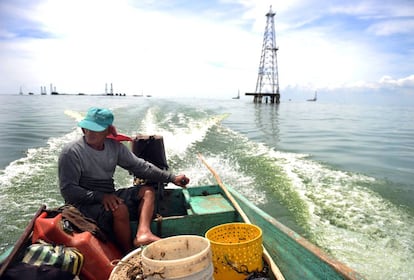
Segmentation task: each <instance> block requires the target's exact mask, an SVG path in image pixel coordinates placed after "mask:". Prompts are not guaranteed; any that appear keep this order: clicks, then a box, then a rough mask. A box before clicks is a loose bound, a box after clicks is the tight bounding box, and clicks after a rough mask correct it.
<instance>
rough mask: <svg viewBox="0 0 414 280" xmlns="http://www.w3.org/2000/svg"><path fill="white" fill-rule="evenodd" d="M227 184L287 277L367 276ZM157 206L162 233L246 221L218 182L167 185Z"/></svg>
mask: <svg viewBox="0 0 414 280" xmlns="http://www.w3.org/2000/svg"><path fill="white" fill-rule="evenodd" d="M226 188H227V189H228V191H229V192H230V193H231V194H232V196H233V198H234V199H235V200H236V201H237V203H238V204H239V206H240V207H241V208H242V210H243V212H244V213H245V214H246V215H247V217H248V218H249V219H250V222H251V223H253V224H255V225H257V226H259V227H260V228H261V229H262V231H263V236H262V237H263V245H264V246H265V248H266V249H267V251H268V252H269V254H270V256H271V257H272V258H273V260H274V261H275V263H276V264H277V266H278V267H279V269H280V271H281V272H282V274H283V276H284V277H285V279H364V278H363V277H362V276H361V275H359V274H358V273H357V272H355V271H354V270H352V269H350V268H348V267H346V266H345V265H343V264H342V263H339V262H337V261H336V260H334V259H332V258H331V257H330V256H328V255H327V254H326V253H324V252H323V251H321V250H320V249H319V248H317V247H316V246H314V245H312V244H311V243H309V242H308V241H307V240H306V239H304V238H303V237H301V236H300V235H299V234H297V233H295V232H294V231H292V230H290V229H289V228H287V227H285V226H284V225H283V224H281V223H280V222H278V221H277V220H276V219H274V218H273V217H271V216H269V215H268V214H266V213H265V212H263V211H262V210H260V209H259V208H258V207H256V206H255V205H253V204H252V203H251V202H250V201H248V200H247V199H246V198H244V197H243V196H241V195H240V194H239V193H237V192H236V191H235V190H234V189H232V188H231V187H228V186H226ZM157 207H158V212H159V214H160V216H159V217H157V218H155V219H154V220H153V222H152V225H151V227H152V230H153V232H154V233H156V234H158V235H159V236H161V237H169V236H175V235H182V234H196V235H201V236H205V233H206V232H207V231H208V230H209V229H210V228H212V227H214V226H217V225H220V224H224V223H232V222H242V221H243V220H242V218H241V216H240V214H239V213H238V212H237V211H236V209H235V208H234V206H233V205H232V203H231V202H230V200H229V199H228V198H227V196H226V195H225V193H224V191H223V190H222V189H221V187H220V186H218V185H213V186H198V187H190V188H187V189H181V188H173V189H169V188H167V189H165V190H164V192H163V195H162V196H161V197H159V198H158V199H157ZM135 228H136V225H135Z"/></svg>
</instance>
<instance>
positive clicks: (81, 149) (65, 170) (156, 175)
mask: <svg viewBox="0 0 414 280" xmlns="http://www.w3.org/2000/svg"><path fill="white" fill-rule="evenodd" d="M117 165H119V166H120V167H122V168H124V169H126V170H129V171H130V172H131V173H133V174H134V175H135V176H137V177H139V178H143V179H149V180H152V181H157V182H165V183H168V182H172V181H173V180H174V178H175V176H174V175H173V174H171V173H169V172H167V171H164V170H161V169H159V168H157V167H156V166H155V165H153V164H151V163H149V162H147V161H145V160H143V159H141V158H138V157H136V156H135V155H134V154H133V153H132V152H131V151H130V150H129V149H128V148H127V147H126V146H124V145H123V144H122V143H119V142H117V141H115V140H112V139H105V143H104V149H103V150H102V151H98V150H95V149H93V148H91V147H90V146H89V145H88V144H87V143H86V141H85V137H82V138H80V139H79V140H77V141H74V142H71V143H69V144H67V145H66V146H65V147H64V148H63V150H62V152H61V154H60V156H59V167H58V169H59V185H60V192H61V194H62V196H63V198H64V199H65V202H66V203H71V204H74V205H82V204H90V203H96V202H101V201H102V198H103V195H104V194H105V193H111V192H114V191H115V187H114V183H113V175H114V173H115V168H116V166H117Z"/></svg>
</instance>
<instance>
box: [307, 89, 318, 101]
mask: <svg viewBox="0 0 414 280" xmlns="http://www.w3.org/2000/svg"><path fill="white" fill-rule="evenodd" d="M317 99H318V96H317V93H316V91H315V96H314V97H313V98H312V99H308V100H306V101H316V100H317Z"/></svg>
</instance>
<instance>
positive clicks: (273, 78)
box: [246, 6, 280, 104]
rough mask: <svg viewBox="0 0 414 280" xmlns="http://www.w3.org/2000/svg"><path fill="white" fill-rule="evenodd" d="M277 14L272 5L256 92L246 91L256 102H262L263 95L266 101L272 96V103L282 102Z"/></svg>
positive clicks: (268, 16)
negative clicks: (278, 65) (278, 64)
mask: <svg viewBox="0 0 414 280" xmlns="http://www.w3.org/2000/svg"><path fill="white" fill-rule="evenodd" d="M275 15H276V13H274V12H273V11H272V6H270V9H269V12H268V13H267V14H266V17H267V21H266V28H265V32H264V38H263V47H262V55H261V57H260V65H259V74H258V76H257V82H256V91H255V92H254V93H246V95H253V96H254V99H253V102H254V103H262V98H263V97H265V101H266V103H267V102H268V97H270V103H277V104H278V103H280V92H279V75H278V71H277V51H278V50H279V48H278V47H277V46H276V34H275V21H274V16H275Z"/></svg>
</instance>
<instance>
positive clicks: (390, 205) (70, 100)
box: [0, 95, 414, 279]
mask: <svg viewBox="0 0 414 280" xmlns="http://www.w3.org/2000/svg"><path fill="white" fill-rule="evenodd" d="M91 106H106V107H110V108H111V109H113V111H114V113H115V123H114V124H115V125H116V126H117V128H118V131H119V132H122V133H125V134H128V135H134V134H137V133H143V134H161V135H163V136H164V141H165V145H166V152H167V158H168V161H169V165H170V169H171V170H172V171H174V172H184V173H185V174H186V175H188V176H189V177H190V178H191V184H194V185H197V184H211V183H215V181H214V178H213V176H211V174H210V173H209V171H208V170H207V169H206V168H205V167H204V166H203V165H202V164H201V163H200V162H199V160H198V158H197V153H202V154H203V155H204V157H205V158H206V160H207V162H209V164H210V165H211V166H212V167H213V168H215V169H216V170H217V171H218V173H219V175H220V177H221V179H222V180H223V181H224V182H225V183H226V184H228V185H230V186H232V187H234V188H235V189H237V190H238V191H239V192H241V193H242V194H243V195H245V196H246V197H247V198H248V199H249V200H251V201H252V202H254V203H255V204H256V205H257V206H258V207H260V208H262V209H264V210H265V211H267V212H268V213H269V214H271V215H272V216H274V217H275V218H277V219H278V220H279V221H281V222H282V223H284V224H285V225H287V226H289V227H290V228H292V229H293V230H295V231H296V232H298V233H300V234H302V235H303V236H305V237H306V238H308V239H309V240H310V241H311V242H313V243H315V244H317V245H318V246H320V247H321V248H322V249H323V250H325V251H326V252H327V253H328V254H330V255H332V256H333V257H335V258H337V259H339V260H340V261H342V262H344V263H346V264H347V265H349V266H351V267H352V268H354V269H355V270H357V271H359V272H360V273H361V274H363V275H365V276H366V277H367V278H368V279H414V245H413V244H414V205H413V201H414V184H413V181H414V175H413V174H414V170H413V169H414V125H413V121H412V120H413V119H414V109H413V108H411V107H405V106H401V107H397V106H389V107H388V106H379V105H375V106H374V105H368V104H365V105H351V104H335V103H329V104H328V103H322V102H319V101H318V102H283V103H282V104H280V105H279V106H274V105H270V104H253V103H252V102H251V100H250V99H249V100H247V99H240V100H232V99H231V100H207V99H172V100H171V99H170V100H167V99H157V98H144V97H116V96H114V97H94V96H40V95H37V96H36V95H34V96H13V95H9V96H2V95H0V129H1V131H3V135H2V137H1V138H0V152H1V158H0V209H1V216H0V222H1V225H2V227H1V229H0V233H1V234H0V250H1V251H3V250H4V248H5V247H7V246H9V245H11V244H13V243H14V242H15V240H16V239H17V238H18V236H19V235H20V234H21V233H22V231H23V229H24V227H25V225H26V223H27V221H28V219H29V218H30V217H31V216H32V215H33V213H34V211H35V210H37V208H38V207H39V206H40V204H42V203H44V204H46V205H47V206H48V207H56V206H59V205H61V204H62V202H63V201H62V198H61V196H60V194H59V190H58V185H57V163H56V161H57V157H58V155H59V151H60V149H61V148H62V146H63V145H64V144H65V143H67V142H68V141H70V140H72V139H76V138H78V137H80V136H81V132H80V130H79V128H77V127H76V121H75V120H74V118H73V117H71V116H70V115H68V114H65V110H72V111H74V112H75V114H76V113H85V111H86V110H87V109H88V108H89V107H91ZM72 115H73V114H72ZM115 180H116V184H117V185H118V186H119V187H125V186H129V185H130V183H131V178H130V176H129V175H128V174H127V173H126V172H125V171H123V170H118V171H117V172H116V178H115Z"/></svg>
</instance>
